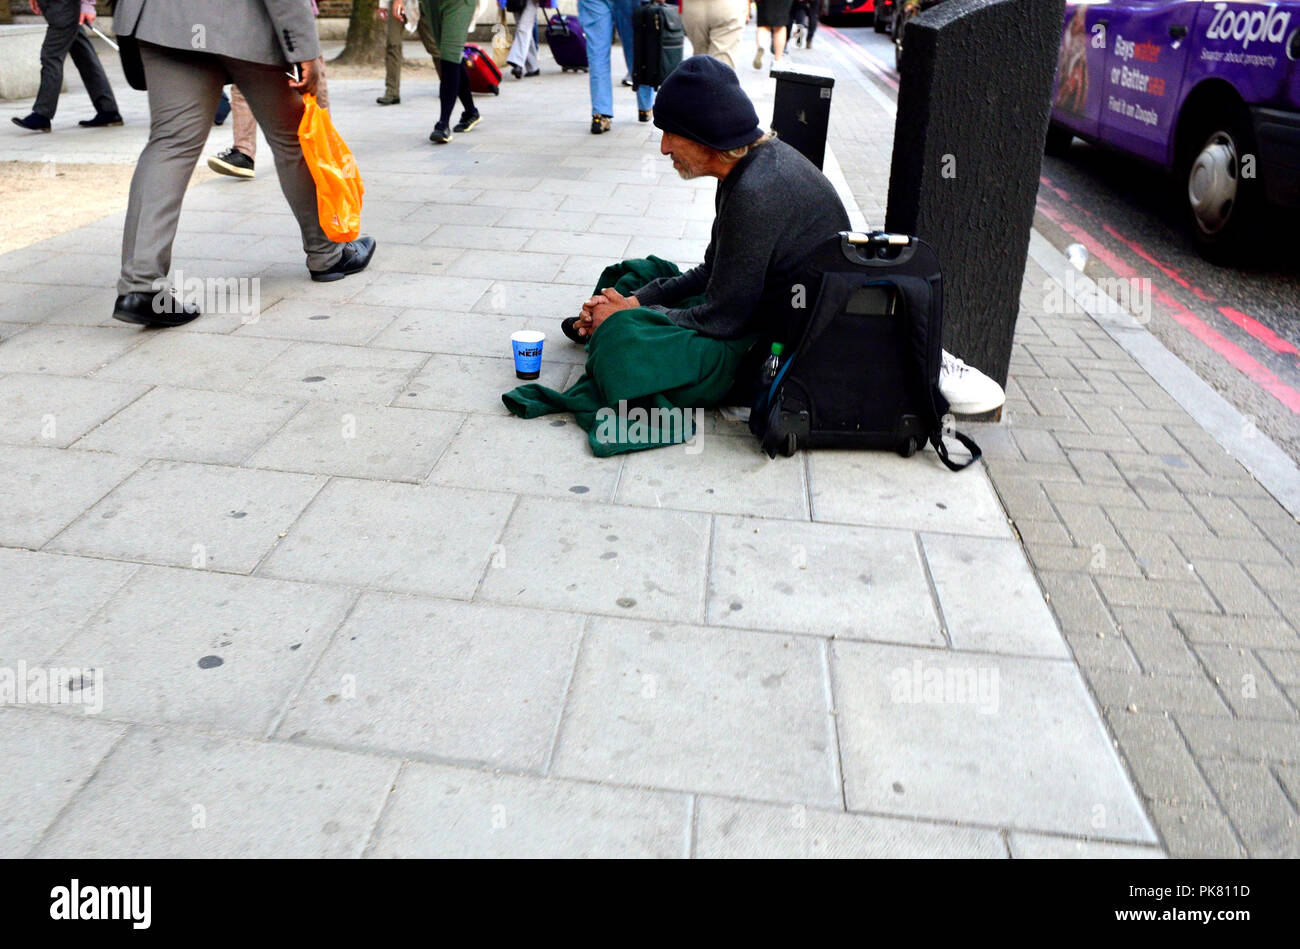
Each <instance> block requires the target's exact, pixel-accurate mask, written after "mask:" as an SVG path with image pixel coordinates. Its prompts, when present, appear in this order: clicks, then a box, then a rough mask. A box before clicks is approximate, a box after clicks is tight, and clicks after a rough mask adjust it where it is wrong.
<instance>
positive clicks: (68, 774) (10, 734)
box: [0, 708, 126, 860]
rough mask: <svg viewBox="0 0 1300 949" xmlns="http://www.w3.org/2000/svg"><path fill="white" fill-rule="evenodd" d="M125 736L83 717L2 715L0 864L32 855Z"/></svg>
mask: <svg viewBox="0 0 1300 949" xmlns="http://www.w3.org/2000/svg"><path fill="white" fill-rule="evenodd" d="M125 730H126V728H125V727H124V726H122V725H117V724H113V723H111V722H103V721H96V720H94V719H89V718H87V717H86V716H84V715H79V716H78V717H76V718H71V717H65V716H62V715H51V714H49V713H48V712H44V711H35V710H26V709H21V710H20V709H17V708H4V709H0V772H2V773H3V774H4V776H5V779H4V781H2V782H0V813H3V814H4V815H5V819H4V820H3V821H0V858H3V859H7V860H9V859H15V858H18V857H24V856H26V855H27V854H28V853H29V852H30V851H31V849H32V848H33V847H34V846H35V845H36V843H37V841H39V840H40V839H41V835H42V834H43V833H44V832H45V829H46V828H47V827H48V826H49V825H50V824H51V823H52V822H53V821H54V819H55V818H56V817H57V816H58V815H59V812H60V811H61V810H62V809H63V808H64V807H66V806H67V804H68V802H69V801H71V800H72V799H73V797H74V796H75V795H76V794H77V792H78V791H79V790H80V789H81V786H82V785H83V784H85V782H86V781H87V780H89V779H90V776H91V775H92V774H94V772H95V768H96V766H97V765H98V764H99V762H100V761H101V760H102V759H103V757H104V756H105V755H106V754H108V752H109V749H111V748H112V747H113V745H114V743H115V742H117V741H118V739H119V738H121V737H122V733H123V732H124V731H125Z"/></svg>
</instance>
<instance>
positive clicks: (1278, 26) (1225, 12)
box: [1205, 3, 1291, 49]
mask: <svg viewBox="0 0 1300 949" xmlns="http://www.w3.org/2000/svg"><path fill="white" fill-rule="evenodd" d="M1214 9H1215V15H1214V20H1213V21H1211V23H1210V28H1209V29H1208V30H1206V32H1205V38H1206V39H1211V40H1239V41H1240V42H1241V48H1242V49H1250V44H1251V43H1254V42H1257V41H1259V40H1263V41H1265V42H1267V43H1280V42H1282V40H1283V39H1284V38H1285V37H1286V28H1287V27H1288V26H1289V25H1290V24H1291V14H1290V13H1286V12H1284V11H1281V10H1279V9H1278V8H1277V4H1276V3H1270V4H1268V9H1267V10H1259V9H1255V10H1239V11H1237V12H1233V11H1232V10H1230V9H1228V4H1227V3H1216V4H1215V5H1214Z"/></svg>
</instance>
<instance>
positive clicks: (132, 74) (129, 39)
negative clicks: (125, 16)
mask: <svg viewBox="0 0 1300 949" xmlns="http://www.w3.org/2000/svg"><path fill="white" fill-rule="evenodd" d="M108 12H109V13H110V14H111V15H112V16H113V26H114V27H116V26H117V0H110V2H109V4H108ZM117 55H118V56H119V57H120V58H121V60H122V72H123V73H124V74H125V76H126V84H127V85H128V86H130V87H131V88H132V89H139V90H140V91H141V92H144V91H145V90H146V89H148V88H149V85H148V83H146V82H145V79H144V60H143V59H141V58H140V44H139V43H138V42H136V38H135V37H134V36H121V35H119V36H118V37H117Z"/></svg>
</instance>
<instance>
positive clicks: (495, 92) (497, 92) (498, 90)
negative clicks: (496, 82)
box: [492, 86, 501, 96]
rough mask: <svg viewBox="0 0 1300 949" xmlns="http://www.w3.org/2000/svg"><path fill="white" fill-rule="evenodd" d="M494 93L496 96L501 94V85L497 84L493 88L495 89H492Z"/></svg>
mask: <svg viewBox="0 0 1300 949" xmlns="http://www.w3.org/2000/svg"><path fill="white" fill-rule="evenodd" d="M492 94H493V95H494V96H499V95H501V87H500V86H497V87H496V88H495V89H493V90H492Z"/></svg>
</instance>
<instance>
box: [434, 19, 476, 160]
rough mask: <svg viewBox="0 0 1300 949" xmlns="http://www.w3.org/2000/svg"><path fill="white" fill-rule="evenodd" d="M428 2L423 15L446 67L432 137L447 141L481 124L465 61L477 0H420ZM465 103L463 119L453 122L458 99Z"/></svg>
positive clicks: (441, 143) (441, 74)
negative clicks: (453, 126)
mask: <svg viewBox="0 0 1300 949" xmlns="http://www.w3.org/2000/svg"><path fill="white" fill-rule="evenodd" d="M420 2H421V3H423V4H424V9H423V11H422V12H421V16H422V17H423V18H424V19H426V20H427V21H428V23H429V29H430V31H431V32H432V33H433V41H434V43H436V44H437V47H438V58H439V59H440V60H442V68H441V69H440V70H439V72H438V75H439V77H440V79H441V82H439V84H438V100H439V110H438V121H437V123H436V124H435V125H434V126H433V131H432V132H430V133H429V141H431V142H433V143H434V144H435V145H446V144H447V143H448V142H450V141H451V137H452V133H453V132H455V133H460V132H468V131H469V130H470V129H472V128H473V127H474V126H476V125H478V123H479V120H480V118H481V116H480V115H479V111H478V109H477V108H475V106H474V94H473V93H472V92H471V91H470V88H469V72H468V71H467V70H466V69H465V67H464V65H463V64H462V63H461V57H462V56H463V55H464V53H465V40H466V39H467V38H468V37H469V31H470V28H471V27H472V26H473V25H474V12H475V10H477V8H478V4H477V3H475V0H420ZM457 99H460V104H461V106H462V109H461V113H460V121H459V122H457V123H456V126H455V128H452V126H451V114H452V112H454V111H455V110H456V100H457Z"/></svg>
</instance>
